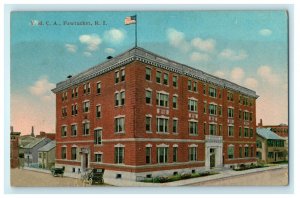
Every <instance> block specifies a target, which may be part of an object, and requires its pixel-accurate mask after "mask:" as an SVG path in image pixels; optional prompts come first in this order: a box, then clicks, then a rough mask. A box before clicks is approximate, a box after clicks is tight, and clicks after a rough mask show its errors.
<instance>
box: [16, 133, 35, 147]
mask: <svg viewBox="0 0 300 198" xmlns="http://www.w3.org/2000/svg"><path fill="white" fill-rule="evenodd" d="M35 139H36V138H35V137H32V136H30V135H22V136H20V137H19V145H20V147H24V146H26V145H27V144H29V143H31V142H32V141H34V140H35Z"/></svg>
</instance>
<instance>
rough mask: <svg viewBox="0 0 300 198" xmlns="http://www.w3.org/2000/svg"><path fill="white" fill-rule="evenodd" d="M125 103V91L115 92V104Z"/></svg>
mask: <svg viewBox="0 0 300 198" xmlns="http://www.w3.org/2000/svg"><path fill="white" fill-rule="evenodd" d="M124 104H125V91H122V92H120V93H118V92H117V93H115V106H122V105H124Z"/></svg>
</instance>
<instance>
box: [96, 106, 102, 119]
mask: <svg viewBox="0 0 300 198" xmlns="http://www.w3.org/2000/svg"><path fill="white" fill-rule="evenodd" d="M96 117H97V118H101V105H97V106H96Z"/></svg>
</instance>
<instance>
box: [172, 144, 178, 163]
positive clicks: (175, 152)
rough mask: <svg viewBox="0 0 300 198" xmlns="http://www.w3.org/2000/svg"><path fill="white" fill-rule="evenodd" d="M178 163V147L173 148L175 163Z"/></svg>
mask: <svg viewBox="0 0 300 198" xmlns="http://www.w3.org/2000/svg"><path fill="white" fill-rule="evenodd" d="M177 161H178V147H173V162H177Z"/></svg>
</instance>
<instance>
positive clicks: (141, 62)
mask: <svg viewBox="0 0 300 198" xmlns="http://www.w3.org/2000/svg"><path fill="white" fill-rule="evenodd" d="M52 91H53V92H54V93H55V94H56V131H57V132H56V166H58V167H62V166H65V168H66V172H74V173H75V172H82V171H85V170H86V169H87V168H90V167H101V168H105V169H106V170H105V175H104V176H105V177H113V178H122V179H129V180H135V179H136V177H137V176H142V177H146V176H147V177H151V176H152V177H155V176H158V175H170V174H176V173H179V174H180V173H181V172H195V171H197V172H199V171H205V170H209V169H211V168H215V167H223V166H226V167H234V166H238V165H240V164H252V163H254V164H255V163H256V156H255V151H256V123H255V120H256V109H255V107H256V99H257V97H258V96H257V95H256V93H255V91H252V90H249V89H247V88H245V87H241V86H239V85H237V84H235V83H232V82H230V81H227V80H224V79H221V78H218V77H215V76H212V75H210V74H207V73H205V72H203V71H200V70H197V69H194V68H192V67H189V66H186V65H183V64H180V63H177V62H174V61H172V60H169V59H167V58H164V57H161V56H159V55H156V54H154V53H152V52H150V51H147V50H144V49H142V48H139V47H137V48H133V49H130V50H128V51H126V52H125V53H123V54H121V55H119V56H117V57H115V58H112V59H108V60H107V61H106V62H104V63H102V64H100V65H97V66H95V67H92V68H90V69H88V70H86V71H84V72H82V73H80V74H78V75H75V76H73V77H71V78H69V79H67V80H65V81H63V82H60V83H58V84H57V85H56V88H55V89H53V90H52Z"/></svg>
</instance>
